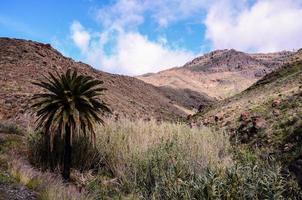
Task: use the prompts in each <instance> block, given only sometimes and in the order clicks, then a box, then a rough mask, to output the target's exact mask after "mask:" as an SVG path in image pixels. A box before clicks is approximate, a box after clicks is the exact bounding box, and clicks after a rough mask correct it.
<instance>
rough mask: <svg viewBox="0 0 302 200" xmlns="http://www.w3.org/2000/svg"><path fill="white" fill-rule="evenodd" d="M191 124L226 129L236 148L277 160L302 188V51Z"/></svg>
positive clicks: (199, 116) (194, 119) (205, 110)
mask: <svg viewBox="0 0 302 200" xmlns="http://www.w3.org/2000/svg"><path fill="white" fill-rule="evenodd" d="M191 123H192V126H194V125H202V124H203V125H206V126H211V127H217V128H219V129H225V130H226V131H227V132H228V133H229V134H230V135H231V137H232V141H233V143H234V144H236V146H244V147H246V148H248V149H252V150H253V151H255V152H256V153H257V154H258V155H259V156H260V157H271V156H272V157H274V158H276V159H277V160H278V161H280V162H281V163H282V164H283V165H284V166H285V167H286V168H288V169H289V170H290V171H292V172H294V173H295V174H296V176H297V178H298V181H299V183H300V185H302V177H301V172H302V164H301V163H302V157H301V154H302V151H301V141H302V140H301V133H302V51H301V50H300V51H298V52H296V53H295V54H294V55H292V57H291V58H290V59H289V60H288V63H287V64H285V65H284V66H282V67H281V68H279V69H277V70H276V71H274V72H272V73H270V74H267V75H266V76H264V77H263V78H262V79H260V80H259V81H257V82H256V83H255V84H253V85H252V86H251V87H249V88H248V89H247V90H245V91H243V92H242V93H240V94H237V95H235V96H233V97H230V98H227V99H225V100H222V101H220V102H218V103H216V104H215V105H213V106H211V107H208V108H206V109H204V110H202V111H201V112H200V113H197V114H196V115H194V117H193V118H192V121H191Z"/></svg>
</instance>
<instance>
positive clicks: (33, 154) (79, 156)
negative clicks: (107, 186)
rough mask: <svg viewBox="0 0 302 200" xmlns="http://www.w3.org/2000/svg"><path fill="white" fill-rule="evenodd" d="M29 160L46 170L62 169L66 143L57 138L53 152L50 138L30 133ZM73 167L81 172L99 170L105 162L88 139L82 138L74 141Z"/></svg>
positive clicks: (28, 142)
mask: <svg viewBox="0 0 302 200" xmlns="http://www.w3.org/2000/svg"><path fill="white" fill-rule="evenodd" d="M27 145H28V158H29V160H30V162H31V163H32V164H34V165H35V166H38V167H42V168H44V169H51V170H55V169H60V168H61V166H62V162H63V155H64V154H63V152H64V141H62V140H61V138H60V137H59V136H55V138H54V145H53V150H52V151H51V150H50V137H49V136H48V135H43V134H41V133H39V132H32V131H31V132H30V133H29V134H28V137H27ZM73 146H74V147H75V148H74V149H73V152H72V166H73V167H74V168H75V169H78V170H80V171H84V170H88V169H98V168H99V167H100V166H101V165H102V162H103V158H102V156H101V155H100V153H99V151H98V150H97V149H96V148H94V147H93V146H92V145H91V143H90V141H89V139H88V137H85V136H81V137H79V138H75V140H74V141H73Z"/></svg>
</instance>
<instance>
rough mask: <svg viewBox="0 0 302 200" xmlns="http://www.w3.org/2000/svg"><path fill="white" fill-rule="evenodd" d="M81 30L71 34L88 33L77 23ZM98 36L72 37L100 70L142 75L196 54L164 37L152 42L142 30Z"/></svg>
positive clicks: (180, 62) (162, 68) (105, 33)
mask: <svg viewBox="0 0 302 200" xmlns="http://www.w3.org/2000/svg"><path fill="white" fill-rule="evenodd" d="M74 24H77V26H78V27H80V31H79V29H73V28H71V34H72V35H75V34H76V33H88V32H87V31H86V30H85V28H84V27H83V26H82V25H81V24H80V23H79V22H75V23H74ZM94 35H96V36H95V37H93V38H91V40H90V37H87V38H89V40H85V42H82V43H80V42H79V40H77V38H78V37H72V38H73V41H74V43H75V44H76V45H77V46H78V47H79V48H80V49H81V50H82V54H83V57H84V60H85V61H86V62H88V63H89V64H91V65H93V66H94V67H97V68H99V69H102V70H105V71H108V72H113V73H120V74H128V75H140V74H144V73H148V72H156V71H160V70H164V69H167V68H170V67H174V66H179V65H181V64H184V63H185V62H187V61H189V60H190V59H192V58H193V57H194V55H193V54H192V53H191V52H189V51H186V50H184V49H181V48H175V47H174V48H171V47H170V46H168V45H167V40H166V38H164V37H159V38H158V40H157V41H151V40H149V39H148V38H147V37H146V36H144V35H142V34H140V33H138V32H125V31H109V32H102V33H99V34H94ZM110 42H112V43H114V45H113V46H112V49H111V51H110V52H109V53H108V52H106V51H105V47H106V45H108V43H110Z"/></svg>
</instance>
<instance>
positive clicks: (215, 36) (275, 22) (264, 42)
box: [205, 0, 302, 52]
mask: <svg viewBox="0 0 302 200" xmlns="http://www.w3.org/2000/svg"><path fill="white" fill-rule="evenodd" d="M300 19H302V5H301V1H300V0H286V1H284V0H258V1H257V2H255V3H254V4H253V5H252V6H249V5H248V3H247V2H246V1H242V2H241V3H238V2H236V3H234V1H229V0H221V1H217V2H216V3H214V4H212V6H211V7H210V9H209V11H208V13H207V16H206V19H205V25H206V38H207V39H208V40H210V41H211V42H212V44H213V48H214V49H220V48H235V49H239V50H242V51H252V52H270V51H279V50H285V49H287V50H292V49H293V48H301V46H302V37H301V33H302V20H300Z"/></svg>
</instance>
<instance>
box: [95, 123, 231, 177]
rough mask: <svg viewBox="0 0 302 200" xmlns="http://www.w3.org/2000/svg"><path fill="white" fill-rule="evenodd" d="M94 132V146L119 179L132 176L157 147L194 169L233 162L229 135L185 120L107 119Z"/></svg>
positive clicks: (168, 160) (171, 158)
mask: <svg viewBox="0 0 302 200" xmlns="http://www.w3.org/2000/svg"><path fill="white" fill-rule="evenodd" d="M97 132H98V134H97V142H96V144H97V149H98V150H99V152H100V153H101V154H103V155H104V158H105V161H106V162H105V163H106V165H107V167H108V168H109V169H110V170H111V172H112V173H113V175H114V176H115V177H118V178H120V179H123V178H124V177H127V176H135V173H136V170H137V166H136V164H137V163H139V162H144V161H146V159H149V157H150V156H152V155H153V154H156V152H157V151H158V153H160V154H163V156H167V158H166V159H167V160H166V161H167V162H178V161H181V162H183V164H185V165H186V167H187V168H188V170H190V171H194V172H198V171H201V170H203V169H204V168H206V167H209V166H221V167H226V166H229V165H230V163H232V159H231V155H230V152H229V150H230V144H229V139H228V137H227V136H226V135H225V134H224V133H217V132H212V131H211V130H210V129H209V128H206V127H202V128H192V129H191V128H189V127H188V126H187V125H185V124H173V123H167V122H162V123H157V122H156V121H153V120H151V121H148V122H145V121H142V120H138V121H129V120H127V119H123V120H120V121H118V122H114V121H112V120H109V121H107V123H106V126H101V127H99V128H98V131H97ZM166 154H167V155H166ZM134 178H135V177H134Z"/></svg>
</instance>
